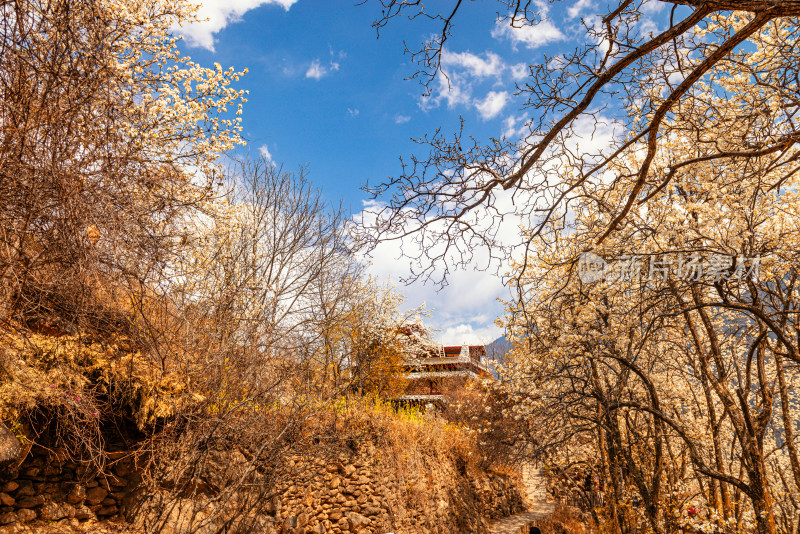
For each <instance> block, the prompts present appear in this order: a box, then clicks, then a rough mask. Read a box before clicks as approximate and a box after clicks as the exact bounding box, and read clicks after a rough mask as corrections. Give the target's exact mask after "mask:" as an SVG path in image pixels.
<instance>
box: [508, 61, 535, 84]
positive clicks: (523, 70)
mask: <svg viewBox="0 0 800 534" xmlns="http://www.w3.org/2000/svg"><path fill="white" fill-rule="evenodd" d="M509 69H510V70H511V77H512V78H514V80H515V81H520V80H522V79H524V78H527V77H528V74H529V73H530V70H529V69H528V65H527V63H516V64H514V65H511V66H510V67H509Z"/></svg>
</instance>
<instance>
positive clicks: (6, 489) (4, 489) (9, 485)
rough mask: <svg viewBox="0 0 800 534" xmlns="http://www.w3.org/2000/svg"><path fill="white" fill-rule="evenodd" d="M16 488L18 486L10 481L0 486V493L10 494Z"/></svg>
mask: <svg viewBox="0 0 800 534" xmlns="http://www.w3.org/2000/svg"><path fill="white" fill-rule="evenodd" d="M18 487H19V484H18V483H16V482H14V481H13V480H12V481H11V482H6V483H5V484H3V485H2V486H0V491H2V492H3V493H12V492H14V491H16V489H17V488H18Z"/></svg>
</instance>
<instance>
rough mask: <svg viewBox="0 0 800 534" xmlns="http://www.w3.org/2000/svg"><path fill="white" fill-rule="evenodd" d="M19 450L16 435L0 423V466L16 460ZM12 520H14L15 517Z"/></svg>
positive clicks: (19, 446)
mask: <svg viewBox="0 0 800 534" xmlns="http://www.w3.org/2000/svg"><path fill="white" fill-rule="evenodd" d="M20 452H22V444H20V442H19V440H18V439H17V436H15V435H14V434H13V433H12V432H11V431H10V430H9V429H8V428H6V425H4V424H3V423H0V466H2V465H7V464H10V463H12V462H16V461H17V458H19V453H20ZM15 518H16V516H15ZM14 520H15V521H16V519H14Z"/></svg>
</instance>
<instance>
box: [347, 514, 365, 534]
mask: <svg viewBox="0 0 800 534" xmlns="http://www.w3.org/2000/svg"><path fill="white" fill-rule="evenodd" d="M347 521H348V522H349V524H350V530H352V531H353V532H358V531H360V530H361V529H362V528H365V527H367V526H369V524H370V520H369V519H367V518H366V517H364V516H363V515H360V514H352V515H350V517H348V518H347Z"/></svg>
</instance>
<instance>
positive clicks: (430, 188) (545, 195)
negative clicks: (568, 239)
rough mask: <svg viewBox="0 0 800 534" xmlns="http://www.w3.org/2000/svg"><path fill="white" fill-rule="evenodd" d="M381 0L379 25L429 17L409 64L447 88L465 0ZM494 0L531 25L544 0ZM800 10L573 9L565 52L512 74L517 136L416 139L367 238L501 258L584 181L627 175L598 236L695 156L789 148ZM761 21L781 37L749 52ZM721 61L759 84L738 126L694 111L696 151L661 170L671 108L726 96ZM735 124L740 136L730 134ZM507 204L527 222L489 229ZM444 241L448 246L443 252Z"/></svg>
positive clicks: (675, 5) (423, 253) (558, 213)
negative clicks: (521, 232) (514, 228)
mask: <svg viewBox="0 0 800 534" xmlns="http://www.w3.org/2000/svg"><path fill="white" fill-rule="evenodd" d="M380 3H381V6H382V8H383V9H382V11H381V14H380V17H379V18H378V19H377V20H376V21H375V26H376V27H377V28H378V29H380V28H382V27H384V26H385V25H387V24H389V23H391V21H392V20H393V19H394V18H397V17H401V16H407V17H408V18H411V19H416V20H426V19H427V20H433V21H434V22H435V23H437V24H438V26H437V28H438V29H439V31H437V32H436V33H434V34H433V37H432V38H431V39H430V40H428V41H426V42H425V43H423V44H422V46H421V47H420V48H419V49H416V50H410V51H409V52H410V53H411V57H412V59H413V60H414V61H415V62H416V64H417V65H418V66H419V70H418V71H417V72H416V73H415V74H414V75H413V77H416V78H417V79H419V80H421V81H422V83H423V84H424V85H425V86H426V88H428V89H429V90H430V87H431V83H432V82H433V81H434V80H438V83H439V84H440V85H443V86H445V87H446V86H447V80H446V78H442V77H443V76H445V77H446V72H443V70H442V65H443V63H442V57H443V53H444V52H446V49H445V45H446V43H447V41H448V39H449V37H450V36H451V34H452V32H454V31H456V30H455V29H454V28H456V27H457V25H458V21H459V17H462V16H466V15H467V14H468V13H469V10H470V9H471V7H470V5H469V4H470V3H468V2H461V1H453V2H450V3H449V6H443V7H441V8H437V7H433V8H432V7H431V6H430V4H428V3H423V2H421V1H410V0H403V1H400V0H381V2H380ZM551 3H556V2H551ZM661 3H663V4H668V6H669V7H671V9H669V10H665V11H664V13H668V15H664V16H663V17H662V18H661V19H659V20H658V21H657V24H658V25H660V26H661V28H663V29H662V30H660V31H658V32H657V33H655V34H654V33H653V29H652V25H650V26H647V25H645V24H644V21H645V20H647V18H648V17H647V12H648V10H649V9H650V8H651V7H655V6H654V5H655V4H661ZM423 4H424V5H423ZM498 5H499V10H500V16H499V20H498V24H504V25H507V26H510V28H511V29H512V30H513V29H514V28H516V29H519V30H520V31H528V30H531V31H535V28H536V26H537V24H539V23H541V22H542V21H543V20H544V19H545V18H546V12H547V9H546V7H545V5H546V3H544V2H542V3H538V2H530V1H527V2H522V1H507V0H501V1H499V2H498ZM798 10H800V4H798V3H797V2H795V1H791V0H778V1H774V2H750V1H743V2H738V1H737V2H734V1H730V2H729V1H717V0H670V1H667V2H656V1H654V0H636V1H633V0H619V1H616V2H610V3H609V4H608V7H607V10H604V12H603V13H602V14H601V15H600V16H596V17H589V18H587V19H585V20H584V21H583V25H584V29H585V32H584V35H585V42H583V43H579V45H578V47H577V48H576V49H575V50H574V51H573V52H571V53H569V52H567V53H563V54H559V55H557V56H554V57H543V58H542V59H541V61H539V62H535V61H531V63H530V65H529V67H528V70H529V76H528V78H526V79H524V80H523V81H521V82H519V83H518V84H517V86H516V90H517V95H518V97H519V98H520V99H521V100H522V107H523V108H524V110H525V111H524V113H525V114H527V115H529V116H530V119H529V120H528V122H527V123H526V125H525V128H523V130H524V131H523V133H522V134H520V137H519V138H516V137H506V136H500V135H498V136H496V137H495V138H492V139H490V140H489V141H488V142H486V143H484V142H481V141H478V140H475V139H473V138H470V137H468V136H467V135H466V134H464V135H462V133H463V132H462V131H458V132H454V133H452V135H451V133H450V132H444V131H437V132H435V133H432V134H431V135H429V136H425V137H423V138H421V140H420V143H421V145H422V146H423V147H424V148H427V149H429V154H428V156H427V157H424V156H423V157H419V156H414V157H412V158H410V159H409V160H405V161H404V165H403V169H402V172H401V173H400V174H399V175H398V176H397V177H395V178H392V179H391V180H390V181H388V182H386V183H383V184H379V185H377V186H375V187H372V188H370V189H369V190H370V191H371V192H372V193H373V194H374V196H375V197H376V198H377V199H378V200H381V201H382V204H378V206H380V207H379V208H377V213H376V214H375V216H374V217H373V218H370V219H369V220H371V221H375V222H374V224H372V225H371V227H370V228H369V230H370V236H371V238H372V239H374V240H381V239H402V238H409V237H414V238H416V239H418V240H419V241H420V242H421V243H422V246H421V247H420V256H419V259H420V263H421V265H422V270H421V271H419V275H420V276H426V275H430V274H431V272H432V269H434V268H445V269H446V268H447V267H452V266H453V265H457V264H458V263H459V261H460V262H461V263H462V264H467V263H468V262H469V261H470V260H471V259H472V258H473V254H474V250H476V249H478V248H482V249H485V248H488V249H489V250H491V251H492V253H493V256H494V257H495V258H496V259H497V260H499V262H500V263H501V264H502V262H503V260H504V259H505V258H507V257H508V256H509V248H510V247H513V246H526V244H530V243H531V242H532V241H534V240H535V239H536V238H539V237H542V233H543V232H544V231H545V230H546V229H547V228H548V222H550V221H553V220H561V221H562V222H563V221H564V220H565V219H566V218H568V217H569V216H570V213H571V210H572V209H574V208H575V206H576V205H577V204H575V203H576V202H579V199H580V198H581V192H582V191H583V190H584V189H587V188H589V189H591V188H596V187H606V186H609V187H623V186H624V187H626V189H625V195H624V196H622V197H620V199H618V203H617V204H614V205H608V206H604V209H606V210H609V211H611V212H613V217H611V218H610V219H608V220H606V221H605V223H606V227H605V229H604V231H603V232H600V233H598V234H597V235H596V236H594V239H595V240H596V241H597V242H601V241H603V240H604V239H606V238H607V237H608V235H609V234H610V233H611V232H612V231H614V230H615V229H617V228H618V227H619V226H620V225H621V224H622V223H623V221H624V220H625V219H626V218H627V217H628V216H629V215H630V214H631V213H632V212H633V211H634V210H635V209H637V207H638V206H640V205H642V204H643V203H646V202H647V201H648V200H649V198H650V197H651V196H652V195H655V194H657V193H658V192H659V191H661V190H663V189H664V188H666V187H669V186H670V184H671V183H672V180H673V178H674V177H675V175H676V173H677V172H678V170H679V169H686V168H689V167H691V165H692V164H693V163H696V162H697V158H698V157H702V158H703V159H704V160H705V161H714V162H717V163H718V164H720V165H726V164H729V163H731V162H735V161H738V160H741V159H743V158H744V159H746V158H760V157H763V156H766V155H772V156H775V157H778V156H779V155H781V154H784V153H785V152H787V151H789V152H791V151H792V150H794V149H795V147H796V145H797V143H798V140H799V138H798V133H797V131H798V130H797V128H796V124H795V120H796V119H795V115H796V108H797V101H798V99H797V97H798V95H797V90H798V87H797V84H796V83H795V82H794V81H793V80H795V78H796V73H797V65H798V61H797V52H798V51H797V31H798V28H797V24H796V19H795V18H794V17H796V15H798V14H800V13H798ZM765 34H772V35H773V36H774V37H775V38H776V39H777V41H775V42H774V43H773V45H772V46H770V47H768V48H769V50H770V55H769V56H761V58H762V60H763V61H756V60H754V59H755V58H754V57H753V58H749V59H748V60H747V61H745V58H748V57H749V53H750V51H751V50H753V48H754V47H753V43H754V42H756V41H762V42H763V38H762V36H763V35H765ZM778 42H780V46H778ZM762 50H764V51H766V50H767V49H766V48H765V49H762ZM724 70H728V71H729V72H730V73H731V75H732V76H737V77H738V79H737V80H733V79H731V80H729V81H730V82H731V83H739V84H748V85H750V86H751V87H753V88H754V89H755V88H758V94H759V95H760V96H758V97H755V96H754V97H753V98H750V99H748V100H747V101H745V102H740V103H739V104H740V105H739V106H738V115H736V117H737V121H738V123H739V124H738V125H737V124H734V123H733V122H732V118H733V117H734V115H728V117H729V119H731V120H729V121H728V122H722V121H716V122H715V123H714V124H715V126H716V127H717V129H713V130H712V129H711V128H708V125H707V124H706V125H703V124H701V121H703V120H705V119H706V117H705V116H704V115H702V114H701V113H700V112H699V110H698V112H697V113H695V115H694V116H695V119H694V124H695V126H700V129H699V130H698V131H701V132H705V135H703V136H701V137H700V138H698V139H697V140H696V141H697V142H698V143H701V144H702V152H703V154H702V156H700V155H698V154H694V153H691V152H687V153H685V154H684V156H685V157H684V158H683V159H676V160H675V161H673V162H672V164H673V165H672V166H671V167H669V169H666V168H662V169H657V168H656V166H655V165H654V162H655V159H656V157H657V155H658V153H659V151H660V150H662V149H663V148H665V147H666V146H668V145H669V144H670V143H671V139H672V138H673V136H674V134H676V133H678V134H680V133H681V132H680V131H678V132H676V131H675V128H680V127H683V126H679V125H677V123H674V122H673V121H672V120H671V119H672V118H673V117H674V116H675V115H676V114H681V115H683V116H684V117H686V115H687V114H688V113H690V112H691V109H692V108H693V107H694V106H696V103H697V102H699V101H702V100H704V98H705V97H706V96H708V97H712V98H714V97H722V98H721V99H718V100H717V101H720V100H725V99H726V98H725V97H727V100H730V99H732V98H733V97H734V93H733V92H731V91H730V87H728V86H726V84H722V83H716V82H721V80H720V79H719V78H716V81H715V82H711V81H710V80H711V78H710V76H711V73H712V72H714V71H716V72H720V71H724ZM755 94H756V93H755V92H754V93H753V95H755ZM776 102H780V105H777V106H776V105H775V103H776ZM729 105H730V104H729ZM705 108H706V109H709V110H711V111H712V113H718V112H721V111H722V110H720V109H716V108H713V107H711V106H705ZM767 124H768V125H769V126H766V125H767ZM745 125H747V126H748V127H747V128H744V127H743V128H741V129H739V127H740V126H745ZM609 130H613V132H615V133H616V134H618V135H616V137H615V138H614V139H612V140H611V141H610V142H609V143H608V144H606V145H605V146H601V147H599V148H598V149H596V150H594V149H586V148H584V147H583V146H582V143H581V141H583V142H584V143H585V142H586V141H588V138H589V137H591V136H592V134H593V132H607V131H609ZM586 132H589V134H588V135H587V133H586ZM736 132H738V133H739V134H742V135H744V138H736V139H735V140H734V138H732V137H731V136H732V135H734V133H736ZM631 151H641V152H642V153H643V154H644V156H643V157H642V158H639V159H638V160H637V164H636V166H635V167H633V166H632V165H629V166H628V169H627V172H628V173H629V174H630V175H632V176H634V179H633V180H630V179H628V177H627V176H621V175H618V174H616V168H617V165H618V160H619V159H620V158H621V157H624V154H626V153H629V152H631ZM509 217H511V219H512V220H518V219H520V220H521V221H522V223H523V224H526V225H527V226H529V227H530V228H531V229H532V231H531V232H529V233H528V234H526V235H525V236H523V238H522V239H520V240H519V241H516V242H509V241H508V235H507V232H499V230H500V225H501V224H502V222H503V220H504V219H506V220H508V219H509ZM442 243H445V244H446V245H447V246H446V247H445V246H444V245H442ZM433 244H436V245H439V246H436V247H434V246H432V245H433ZM445 248H446V250H447V253H446V254H441V251H442V250H444V249H445ZM426 260H432V261H426Z"/></svg>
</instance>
